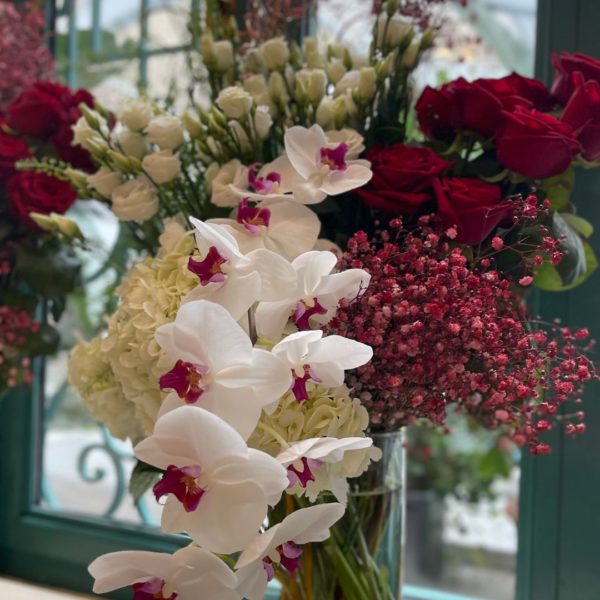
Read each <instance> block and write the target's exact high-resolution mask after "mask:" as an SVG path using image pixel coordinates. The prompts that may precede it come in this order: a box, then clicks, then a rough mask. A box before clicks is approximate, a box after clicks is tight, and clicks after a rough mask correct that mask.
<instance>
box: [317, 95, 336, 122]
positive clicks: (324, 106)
mask: <svg viewBox="0 0 600 600" xmlns="http://www.w3.org/2000/svg"><path fill="white" fill-rule="evenodd" d="M316 117H317V123H318V124H319V125H320V126H321V127H322V128H323V129H329V128H330V127H332V126H333V123H334V119H335V101H334V99H333V98H332V97H331V96H324V97H323V99H322V100H321V102H320V104H319V106H318V108H317V114H316Z"/></svg>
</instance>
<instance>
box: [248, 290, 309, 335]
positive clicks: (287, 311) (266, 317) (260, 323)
mask: <svg viewBox="0 0 600 600" xmlns="http://www.w3.org/2000/svg"><path fill="white" fill-rule="evenodd" d="M290 296H292V294H290ZM294 296H297V298H296V300H297V299H298V298H299V297H300V296H299V295H297V294H293V296H292V297H294ZM295 306H296V301H293V302H289V301H287V300H284V301H283V302H261V303H260V304H259V305H258V308H257V309H256V329H257V331H258V335H259V336H260V337H261V338H264V339H266V340H270V341H272V342H277V341H278V340H280V339H281V336H282V334H283V330H284V329H285V326H286V324H287V322H288V321H289V318H290V315H291V314H292V310H293V309H294V307H295Z"/></svg>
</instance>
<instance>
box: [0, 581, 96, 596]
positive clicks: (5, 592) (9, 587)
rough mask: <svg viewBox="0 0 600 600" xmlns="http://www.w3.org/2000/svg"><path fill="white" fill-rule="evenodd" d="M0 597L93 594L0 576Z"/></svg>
mask: <svg viewBox="0 0 600 600" xmlns="http://www.w3.org/2000/svg"><path fill="white" fill-rule="evenodd" d="M0 598H10V600H89V599H90V598H93V596H83V595H81V594H75V593H73V592H67V591H65V590H60V589H56V588H45V587H40V586H38V585H34V584H32V583H28V582H25V581H19V580H17V579H6V578H4V577H2V578H0ZM96 598H97V596H96Z"/></svg>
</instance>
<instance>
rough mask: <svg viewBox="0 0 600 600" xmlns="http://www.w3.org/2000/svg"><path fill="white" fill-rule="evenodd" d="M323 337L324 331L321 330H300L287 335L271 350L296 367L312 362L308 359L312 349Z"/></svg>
mask: <svg viewBox="0 0 600 600" xmlns="http://www.w3.org/2000/svg"><path fill="white" fill-rule="evenodd" d="M322 337H323V332H322V331H320V330H316V331H298V332H297V333H292V334H290V335H288V336H286V337H285V338H284V339H283V340H282V341H281V342H279V344H277V345H276V346H275V347H274V348H273V350H271V352H272V353H273V354H274V355H275V356H279V357H280V358H281V359H282V360H285V361H286V363H288V364H289V365H290V366H291V367H292V368H294V367H295V366H296V365H298V364H300V365H301V364H305V363H308V362H310V361H309V360H308V358H309V353H310V349H311V347H312V346H313V345H315V344H316V343H317V342H319V341H320V340H321V338H322Z"/></svg>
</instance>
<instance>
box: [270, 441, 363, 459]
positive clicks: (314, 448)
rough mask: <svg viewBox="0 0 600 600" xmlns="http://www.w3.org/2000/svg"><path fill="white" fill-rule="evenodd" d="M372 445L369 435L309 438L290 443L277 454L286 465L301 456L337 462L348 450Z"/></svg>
mask: <svg viewBox="0 0 600 600" xmlns="http://www.w3.org/2000/svg"><path fill="white" fill-rule="evenodd" d="M372 445H373V440H372V439H371V438H369V437H347V438H341V439H339V438H333V437H320V438H309V439H306V440H300V441H299V442H294V443H292V444H290V446H289V448H286V449H285V450H283V451H282V452H281V453H280V454H279V455H278V456H277V460H278V461H279V462H280V463H281V464H282V465H285V466H287V465H291V464H292V463H294V462H296V461H297V460H300V459H301V458H311V459H313V460H320V461H323V462H327V463H335V462H340V461H341V460H343V459H344V453H345V452H346V451H348V450H362V449H364V448H369V447H370V446H372Z"/></svg>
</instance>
